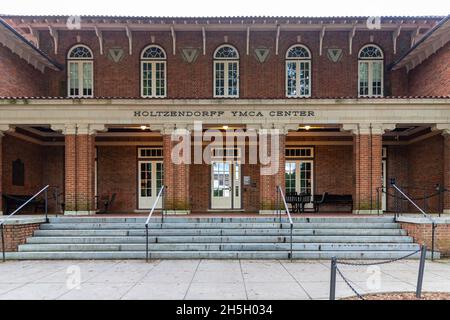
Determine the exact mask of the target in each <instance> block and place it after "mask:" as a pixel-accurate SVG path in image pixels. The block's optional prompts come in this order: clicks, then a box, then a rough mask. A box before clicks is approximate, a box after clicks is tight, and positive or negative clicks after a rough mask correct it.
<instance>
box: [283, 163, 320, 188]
mask: <svg viewBox="0 0 450 320" xmlns="http://www.w3.org/2000/svg"><path fill="white" fill-rule="evenodd" d="M313 164H314V162H313V161H312V160H292V161H286V169H285V174H286V193H289V192H297V193H298V194H300V193H307V194H310V195H312V196H313V195H314V185H313V184H314V179H313V177H314V165H313Z"/></svg>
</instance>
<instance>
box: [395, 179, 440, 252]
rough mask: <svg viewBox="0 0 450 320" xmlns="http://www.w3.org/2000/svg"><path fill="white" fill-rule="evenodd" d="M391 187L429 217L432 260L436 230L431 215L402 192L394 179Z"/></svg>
mask: <svg viewBox="0 0 450 320" xmlns="http://www.w3.org/2000/svg"><path fill="white" fill-rule="evenodd" d="M391 185H392V187H393V188H394V189H395V190H396V191H397V192H398V193H400V194H401V195H402V196H403V197H405V199H406V200H408V201H409V202H410V203H411V204H412V205H413V206H414V207H416V209H417V210H419V211H420V213H422V215H423V216H424V217H425V218H427V219H429V220H430V221H431V260H434V244H435V231H436V222H435V221H434V219H433V217H431V216H430V215H429V214H427V213H426V212H425V211H424V210H423V209H422V208H421V207H419V206H418V205H417V204H416V203H415V202H414V201H413V200H412V199H411V198H410V197H408V195H407V194H406V193H404V192H403V191H402V190H401V189H400V188H399V187H398V186H397V185H396V184H395V180H394V179H392V180H391ZM395 220H397V214H396V215H395Z"/></svg>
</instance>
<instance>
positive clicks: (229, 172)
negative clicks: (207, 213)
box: [211, 160, 241, 209]
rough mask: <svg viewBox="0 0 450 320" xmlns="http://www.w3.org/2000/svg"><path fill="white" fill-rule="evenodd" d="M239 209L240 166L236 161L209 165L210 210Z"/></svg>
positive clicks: (215, 162) (217, 162) (216, 162)
mask: <svg viewBox="0 0 450 320" xmlns="http://www.w3.org/2000/svg"><path fill="white" fill-rule="evenodd" d="M240 208H241V164H240V163H239V162H238V161H231V160H230V161H213V162H212V163H211V209H240Z"/></svg>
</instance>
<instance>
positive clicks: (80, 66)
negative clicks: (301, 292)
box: [67, 44, 94, 98]
mask: <svg viewBox="0 0 450 320" xmlns="http://www.w3.org/2000/svg"><path fill="white" fill-rule="evenodd" d="M78 47H84V48H86V49H88V50H89V52H90V54H91V57H90V58H72V57H70V54H71V53H72V51H73V50H74V49H75V48H78ZM72 64H75V65H76V66H77V69H78V94H77V95H73V94H70V84H71V82H70V69H71V67H70V66H71V65H72ZM83 64H89V65H91V84H92V86H91V94H89V95H85V94H83V91H84V86H83V80H84V71H83ZM67 96H68V97H70V98H82V97H93V96H94V54H93V53H92V50H91V48H89V47H88V46H86V45H84V44H76V45H74V46H73V47H72V48H70V50H69V52H68V53H67Z"/></svg>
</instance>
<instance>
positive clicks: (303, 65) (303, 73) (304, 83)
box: [300, 62, 309, 96]
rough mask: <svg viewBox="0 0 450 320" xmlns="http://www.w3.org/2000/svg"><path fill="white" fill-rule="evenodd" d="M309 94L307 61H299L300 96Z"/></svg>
mask: <svg viewBox="0 0 450 320" xmlns="http://www.w3.org/2000/svg"><path fill="white" fill-rule="evenodd" d="M307 95H309V62H300V96H307Z"/></svg>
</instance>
